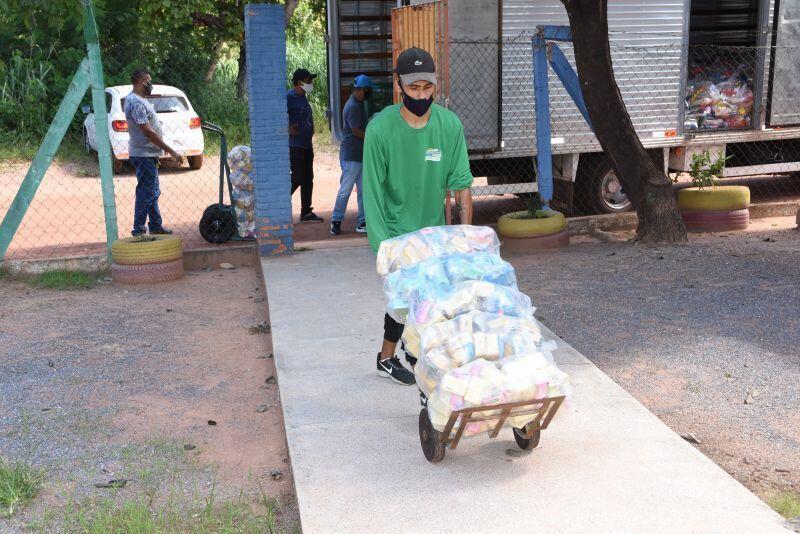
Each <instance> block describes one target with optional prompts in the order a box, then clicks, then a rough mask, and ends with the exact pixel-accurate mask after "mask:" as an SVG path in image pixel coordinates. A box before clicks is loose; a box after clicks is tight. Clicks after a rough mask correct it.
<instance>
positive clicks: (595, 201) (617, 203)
mask: <svg viewBox="0 0 800 534" xmlns="http://www.w3.org/2000/svg"><path fill="white" fill-rule="evenodd" d="M589 161H591V163H594V165H593V167H594V168H592V169H586V168H585V167H584V169H583V170H584V172H580V173H579V176H578V185H579V191H580V193H579V195H580V198H579V200H580V201H581V203H582V204H583V207H584V209H586V210H588V211H589V212H591V213H623V212H626V211H632V210H633V204H632V203H631V201H630V199H629V198H628V195H626V194H625V192H624V191H623V190H622V184H621V183H620V181H619V178H617V174H616V173H615V172H614V169H612V168H611V166H610V165H609V164H608V163H606V162H605V160H597V159H594V160H589ZM589 161H587V162H586V163H589Z"/></svg>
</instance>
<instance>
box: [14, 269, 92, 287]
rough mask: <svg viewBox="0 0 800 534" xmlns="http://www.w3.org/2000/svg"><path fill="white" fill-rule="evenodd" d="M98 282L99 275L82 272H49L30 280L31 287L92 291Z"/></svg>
mask: <svg viewBox="0 0 800 534" xmlns="http://www.w3.org/2000/svg"><path fill="white" fill-rule="evenodd" d="M96 282H97V275H94V274H90V273H84V272H81V271H47V272H44V273H41V274H37V275H34V276H32V277H30V278H29V279H28V284H30V286H31V287H36V288H41V289H59V290H62V291H70V290H74V289H91V288H92V286H94V284H95V283H96Z"/></svg>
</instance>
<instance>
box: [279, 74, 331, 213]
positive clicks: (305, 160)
mask: <svg viewBox="0 0 800 534" xmlns="http://www.w3.org/2000/svg"><path fill="white" fill-rule="evenodd" d="M316 77H317V75H316V74H311V73H310V72H308V71H307V70H306V69H297V70H296V71H294V75H293V76H292V83H293V84H294V87H292V88H291V89H290V90H289V92H288V93H287V95H286V108H287V111H288V113H289V163H290V165H291V171H292V194H294V192H295V191H296V190H297V188H298V187H299V188H300V206H301V207H300V222H322V218H321V217H317V216H316V214H314V211H313V210H314V209H313V208H312V207H311V194H312V192H313V190H314V148H313V145H312V144H311V138H312V137H313V136H314V117H313V115H312V113H311V105H310V104H309V103H308V98H306V95H307V94H309V93H310V92H311V91H313V90H314V78H316Z"/></svg>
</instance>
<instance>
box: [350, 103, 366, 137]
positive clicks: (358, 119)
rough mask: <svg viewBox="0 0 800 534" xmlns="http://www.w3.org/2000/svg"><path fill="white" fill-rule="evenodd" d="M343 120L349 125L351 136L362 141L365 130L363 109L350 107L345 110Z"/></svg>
mask: <svg viewBox="0 0 800 534" xmlns="http://www.w3.org/2000/svg"><path fill="white" fill-rule="evenodd" d="M344 119H345V121H346V122H347V124H349V125H350V131H351V132H353V135H355V136H356V137H357V138H359V139H364V136H365V135H366V132H365V130H366V129H367V115H366V113H364V109H363V108H360V107H359V108H357V107H350V108H348V109H347V114H346V115H345V117H344Z"/></svg>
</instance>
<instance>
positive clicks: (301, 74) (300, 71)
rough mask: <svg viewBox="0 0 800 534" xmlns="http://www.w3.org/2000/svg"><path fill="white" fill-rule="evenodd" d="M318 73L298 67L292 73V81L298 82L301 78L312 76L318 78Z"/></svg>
mask: <svg viewBox="0 0 800 534" xmlns="http://www.w3.org/2000/svg"><path fill="white" fill-rule="evenodd" d="M316 77H317V75H316V74H311V73H310V72H308V71H307V70H306V69H297V70H296V71H294V74H292V83H297V82H298V81H300V80H305V79H306V78H311V79H312V80H313V79H314V78H316Z"/></svg>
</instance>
